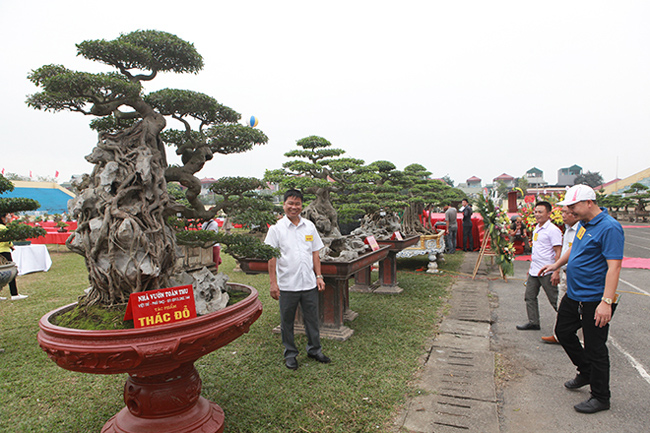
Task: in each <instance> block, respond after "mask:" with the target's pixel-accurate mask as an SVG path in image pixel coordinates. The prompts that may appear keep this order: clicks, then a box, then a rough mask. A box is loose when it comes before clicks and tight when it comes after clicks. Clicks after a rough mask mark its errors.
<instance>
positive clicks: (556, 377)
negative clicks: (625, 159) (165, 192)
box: [490, 224, 650, 433]
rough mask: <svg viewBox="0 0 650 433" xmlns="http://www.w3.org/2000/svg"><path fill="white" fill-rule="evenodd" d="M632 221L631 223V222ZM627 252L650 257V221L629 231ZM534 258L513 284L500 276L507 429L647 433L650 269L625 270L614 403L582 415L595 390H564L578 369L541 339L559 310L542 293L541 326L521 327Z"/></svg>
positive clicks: (614, 348) (615, 324)
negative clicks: (577, 406)
mask: <svg viewBox="0 0 650 433" xmlns="http://www.w3.org/2000/svg"><path fill="white" fill-rule="evenodd" d="M624 226H625V224H624ZM625 236H626V246H625V256H626V257H639V258H650V225H647V224H646V225H644V227H641V228H632V227H629V228H625ZM528 265H529V263H528V262H515V277H514V278H513V279H510V281H509V282H508V283H505V282H503V281H492V282H491V283H490V291H491V293H492V295H493V297H494V301H495V302H494V304H495V305H496V306H497V307H496V308H495V309H494V310H493V317H492V320H493V325H492V332H493V335H492V349H493V350H494V351H495V352H497V353H498V357H497V376H498V377H501V378H502V379H503V384H502V385H501V386H500V387H499V391H498V398H499V400H500V402H501V404H500V410H499V420H500V427H501V432H508V433H509V432H520V431H529V432H546V431H553V432H571V433H579V432H590V433H592V432H594V431H598V432H635V433H636V432H641V431H648V430H649V429H650V427H648V421H650V416H649V415H648V409H647V408H648V407H650V338H648V333H649V331H650V284H649V283H650V270H647V269H623V270H622V272H621V280H620V283H619V292H623V293H622V299H621V303H620V305H619V307H618V310H617V311H616V314H615V315H614V319H613V321H612V325H611V328H610V340H609V348H610V361H611V364H612V366H611V388H612V408H611V410H609V411H605V412H600V413H597V414H593V415H584V414H579V413H577V412H575V411H574V409H573V405H574V404H576V403H579V402H581V401H583V400H585V399H587V398H588V397H589V391H588V387H586V388H587V389H582V390H579V391H574V392H572V391H569V390H566V389H564V387H563V383H564V381H566V380H567V379H570V378H572V377H573V376H574V375H575V368H574V367H573V365H572V364H571V363H570V361H569V359H568V358H567V356H566V354H565V353H564V351H563V350H562V348H561V347H560V346H559V345H548V344H544V343H543V342H541V340H540V337H541V336H542V335H550V334H551V333H552V329H553V325H554V320H555V312H554V311H553V310H552V308H551V306H550V304H549V303H548V300H547V299H546V297H545V295H544V294H543V293H541V294H540V298H539V301H540V312H541V326H542V330H541V331H517V330H516V329H515V325H517V324H520V323H525V322H526V320H527V319H526V312H525V305H524V300H523V296H524V286H523V281H524V279H525V278H526V273H527V270H528Z"/></svg>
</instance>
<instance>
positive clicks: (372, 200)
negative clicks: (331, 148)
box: [334, 161, 406, 223]
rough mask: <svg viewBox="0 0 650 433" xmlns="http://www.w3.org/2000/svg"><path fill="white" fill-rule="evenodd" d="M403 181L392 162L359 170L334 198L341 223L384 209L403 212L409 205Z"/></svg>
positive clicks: (363, 167)
mask: <svg viewBox="0 0 650 433" xmlns="http://www.w3.org/2000/svg"><path fill="white" fill-rule="evenodd" d="M402 178H403V173H402V172H401V171H399V170H397V168H396V167H395V164H393V163H392V162H390V161H375V162H372V163H370V164H368V165H364V166H360V167H357V168H356V169H355V174H354V176H353V177H352V178H351V182H350V183H349V185H348V187H347V188H346V190H345V191H343V192H342V193H337V194H335V195H334V203H335V206H336V208H337V211H338V214H339V220H341V221H342V222H346V223H349V222H352V221H358V220H359V219H360V218H361V217H363V216H364V215H371V214H375V213H377V212H378V211H380V210H383V211H386V212H398V211H401V210H402V209H403V208H404V206H406V201H405V200H404V198H405V196H404V195H403V194H402V186H401V183H402Z"/></svg>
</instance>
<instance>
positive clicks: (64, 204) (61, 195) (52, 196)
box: [0, 187, 72, 215]
mask: <svg viewBox="0 0 650 433" xmlns="http://www.w3.org/2000/svg"><path fill="white" fill-rule="evenodd" d="M4 197H25V198H31V199H34V200H36V201H38V202H39V203H40V204H41V207H40V208H38V210H37V211H36V212H37V213H44V212H47V213H48V214H50V215H52V214H62V213H64V212H68V200H70V199H72V197H70V196H69V195H68V194H66V193H65V192H63V191H61V190H60V189H55V188H19V187H15V188H14V190H13V191H7V192H5V193H4V194H1V195H0V198H4Z"/></svg>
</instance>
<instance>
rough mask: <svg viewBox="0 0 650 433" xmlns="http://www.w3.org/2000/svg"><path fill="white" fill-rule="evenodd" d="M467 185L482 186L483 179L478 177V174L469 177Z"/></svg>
mask: <svg viewBox="0 0 650 433" xmlns="http://www.w3.org/2000/svg"><path fill="white" fill-rule="evenodd" d="M467 187H468V188H480V187H481V179H480V178H478V177H476V176H472V177H470V178H469V179H467Z"/></svg>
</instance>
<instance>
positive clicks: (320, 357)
mask: <svg viewBox="0 0 650 433" xmlns="http://www.w3.org/2000/svg"><path fill="white" fill-rule="evenodd" d="M307 356H308V357H310V358H312V359H315V360H316V361H318V362H322V363H323V364H329V363H330V362H332V360H331V359H329V358H328V357H327V356H325V355H323V354H322V353H319V354H318V355H312V354H311V353H308V354H307Z"/></svg>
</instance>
